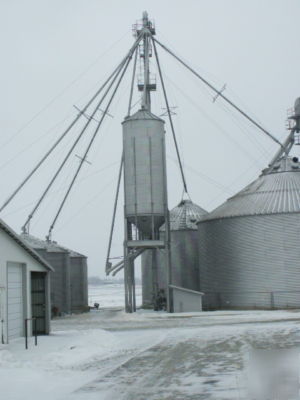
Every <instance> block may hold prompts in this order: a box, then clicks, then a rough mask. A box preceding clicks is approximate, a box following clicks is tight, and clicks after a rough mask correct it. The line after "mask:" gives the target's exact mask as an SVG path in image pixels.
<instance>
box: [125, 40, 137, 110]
mask: <svg viewBox="0 0 300 400" xmlns="http://www.w3.org/2000/svg"><path fill="white" fill-rule="evenodd" d="M137 56H138V48H136V50H135V56H134V64H133V69H132V79H131V87H130V95H129V103H128V112H127V116H128V117H129V116H130V111H131V108H132V107H131V105H132V95H133V87H134V78H135V73H136V62H137Z"/></svg>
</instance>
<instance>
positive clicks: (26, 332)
mask: <svg viewBox="0 0 300 400" xmlns="http://www.w3.org/2000/svg"><path fill="white" fill-rule="evenodd" d="M25 349H26V350H28V328H27V318H26V319H25Z"/></svg>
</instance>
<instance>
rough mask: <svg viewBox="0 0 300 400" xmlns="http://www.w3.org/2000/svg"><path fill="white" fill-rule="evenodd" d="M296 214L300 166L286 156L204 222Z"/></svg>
mask: <svg viewBox="0 0 300 400" xmlns="http://www.w3.org/2000/svg"><path fill="white" fill-rule="evenodd" d="M295 212H300V163H299V162H298V160H297V158H290V157H285V158H282V159H281V160H280V161H279V162H278V163H277V164H275V166H274V168H273V169H272V170H271V171H270V170H265V171H263V173H262V174H261V175H260V177H259V178H258V179H256V180H255V181H254V182H252V183H250V185H248V186H246V187H245V188H244V189H243V190H241V191H240V192H239V193H237V194H236V195H234V196H233V197H230V198H229V199H228V200H227V201H226V202H225V203H223V204H222V205H221V206H219V207H217V208H216V209H215V210H214V211H212V212H211V213H210V214H208V215H207V216H206V217H204V218H203V219H202V220H201V221H200V222H202V221H208V220H213V219H222V218H230V217H238V216H247V215H263V214H281V213H295Z"/></svg>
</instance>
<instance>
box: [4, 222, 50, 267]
mask: <svg viewBox="0 0 300 400" xmlns="http://www.w3.org/2000/svg"><path fill="white" fill-rule="evenodd" d="M0 228H1V229H2V230H3V231H4V232H6V233H7V234H8V235H9V236H10V237H11V238H12V239H13V240H14V241H15V242H16V243H17V244H18V245H19V246H21V247H23V249H24V250H25V251H26V252H27V253H28V254H29V255H30V256H31V257H32V258H34V259H35V260H36V261H38V262H39V263H40V264H41V265H43V266H44V267H45V268H47V269H48V270H50V271H54V269H53V267H52V266H51V265H50V264H49V263H48V262H47V261H46V260H44V259H43V258H42V257H41V256H40V255H39V254H38V253H37V252H36V251H35V250H34V249H33V248H32V247H31V246H29V245H28V243H27V242H26V241H25V240H23V238H22V237H20V235H18V234H17V233H16V232H15V231H14V230H13V229H12V228H11V227H10V226H8V225H7V224H6V223H5V222H4V221H3V220H2V219H0Z"/></svg>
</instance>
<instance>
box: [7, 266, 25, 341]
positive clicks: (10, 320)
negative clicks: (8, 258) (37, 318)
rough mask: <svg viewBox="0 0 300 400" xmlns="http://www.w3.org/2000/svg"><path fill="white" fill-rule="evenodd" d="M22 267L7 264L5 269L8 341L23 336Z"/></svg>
mask: <svg viewBox="0 0 300 400" xmlns="http://www.w3.org/2000/svg"><path fill="white" fill-rule="evenodd" d="M23 307H24V306H23V267H22V264H20V263H10V262H9V263H8V267H7V313H8V317H7V325H8V339H14V338H17V337H20V336H23V332H24V328H23V320H24V318H23V313H24V309H23Z"/></svg>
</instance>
